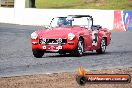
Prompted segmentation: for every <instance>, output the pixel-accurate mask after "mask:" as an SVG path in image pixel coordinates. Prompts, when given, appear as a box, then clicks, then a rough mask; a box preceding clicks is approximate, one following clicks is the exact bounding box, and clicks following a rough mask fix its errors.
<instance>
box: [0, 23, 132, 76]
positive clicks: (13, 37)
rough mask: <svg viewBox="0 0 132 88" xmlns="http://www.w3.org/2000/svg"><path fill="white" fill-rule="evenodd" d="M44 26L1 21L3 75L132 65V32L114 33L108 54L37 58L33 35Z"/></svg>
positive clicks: (0, 36)
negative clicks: (33, 53) (80, 67)
mask: <svg viewBox="0 0 132 88" xmlns="http://www.w3.org/2000/svg"><path fill="white" fill-rule="evenodd" d="M41 28H43V27H33V26H21V25H11V24H3V23H0V76H1V77H7V76H19V75H31V74H45V73H58V72H72V71H76V70H77V68H78V67H79V66H80V65H82V66H83V67H84V68H85V69H87V70H96V69H109V68H126V67H132V31H128V32H112V41H111V44H110V46H108V47H107V52H106V54H102V55H97V54H96V53H95V52H88V53H85V54H84V56H82V57H71V56H70V55H59V54H58V53H46V54H45V55H44V56H43V58H35V57H34V56H33V55H32V51H31V42H30V34H31V33H32V32H33V31H34V30H37V29H41Z"/></svg>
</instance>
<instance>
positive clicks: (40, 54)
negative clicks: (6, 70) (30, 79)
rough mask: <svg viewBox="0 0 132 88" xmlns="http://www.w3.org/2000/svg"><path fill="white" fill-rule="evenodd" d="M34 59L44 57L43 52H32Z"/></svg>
mask: <svg viewBox="0 0 132 88" xmlns="http://www.w3.org/2000/svg"><path fill="white" fill-rule="evenodd" d="M32 52H33V55H34V57H36V58H41V57H42V56H43V55H44V51H42V50H32Z"/></svg>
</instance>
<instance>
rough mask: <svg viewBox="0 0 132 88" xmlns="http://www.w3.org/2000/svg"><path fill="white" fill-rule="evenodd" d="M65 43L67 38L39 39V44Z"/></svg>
mask: <svg viewBox="0 0 132 88" xmlns="http://www.w3.org/2000/svg"><path fill="white" fill-rule="evenodd" d="M66 43H67V39H61V38H58V39H45V38H42V39H39V44H66Z"/></svg>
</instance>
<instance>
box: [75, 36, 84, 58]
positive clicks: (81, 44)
mask: <svg viewBox="0 0 132 88" xmlns="http://www.w3.org/2000/svg"><path fill="white" fill-rule="evenodd" d="M83 52H84V42H83V40H82V39H81V38H80V39H79V41H78V44H77V47H76V49H75V50H74V55H75V56H78V57H80V56H82V55H83Z"/></svg>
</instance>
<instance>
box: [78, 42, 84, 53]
mask: <svg viewBox="0 0 132 88" xmlns="http://www.w3.org/2000/svg"><path fill="white" fill-rule="evenodd" d="M78 52H79V54H80V55H82V54H83V42H82V41H79V42H78Z"/></svg>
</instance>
